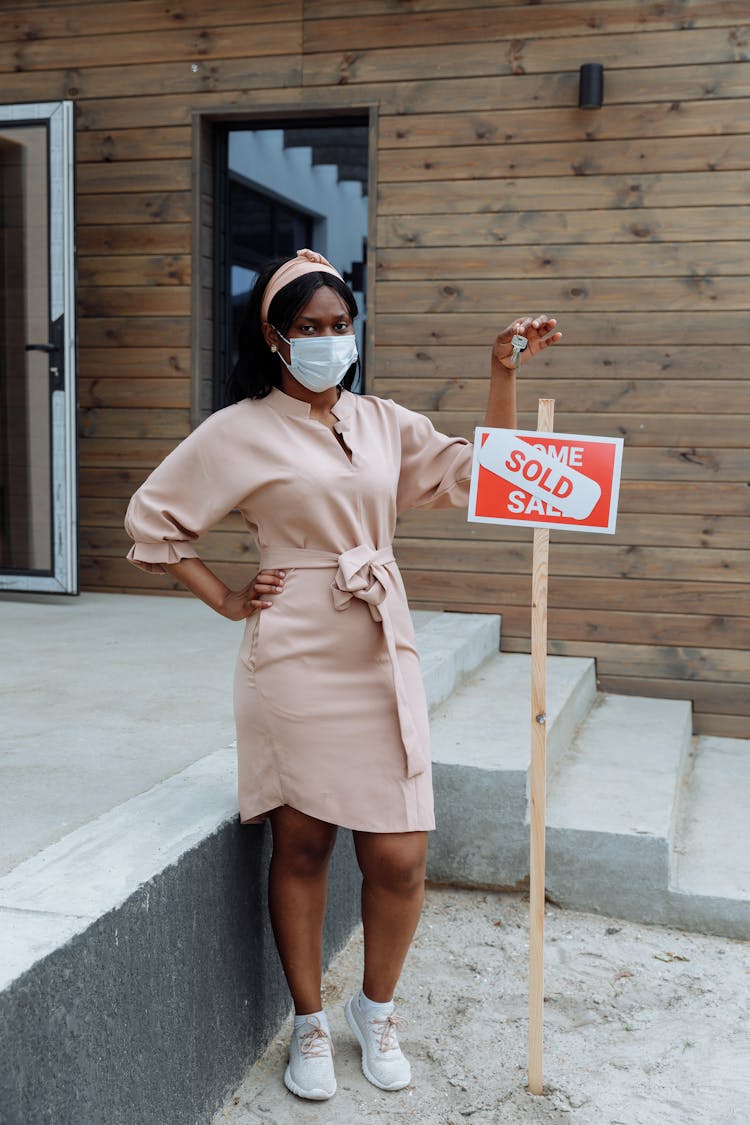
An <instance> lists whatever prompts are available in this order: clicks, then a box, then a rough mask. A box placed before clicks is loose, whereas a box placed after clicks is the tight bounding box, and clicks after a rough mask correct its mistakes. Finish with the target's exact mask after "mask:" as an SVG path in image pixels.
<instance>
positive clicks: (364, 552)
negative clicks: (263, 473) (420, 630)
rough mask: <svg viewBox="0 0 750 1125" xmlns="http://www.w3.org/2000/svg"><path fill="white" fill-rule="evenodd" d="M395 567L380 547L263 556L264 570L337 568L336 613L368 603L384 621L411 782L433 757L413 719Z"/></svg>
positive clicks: (273, 550) (269, 551)
mask: <svg viewBox="0 0 750 1125" xmlns="http://www.w3.org/2000/svg"><path fill="white" fill-rule="evenodd" d="M395 562H396V559H395V557H394V555H393V548H392V547H383V548H382V549H381V550H379V551H376V550H375V549H374V547H368V546H367V545H365V544H361V545H360V546H358V547H352V548H351V550H349V551H344V552H343V553H342V554H340V555H336V554H334V553H333V552H328V551H315V550H307V549H304V548H300V547H266V548H264V550H263V551H262V554H261V560H260V567H261V570H266V569H268V570H285V569H287V568H289V569H291V568H293V567H295V568H297V569H301V570H304V569H310V568H314V569H323V568H328V567H330V569H331V570H333V569H334V568H336V574H335V576H334V579H333V583H332V585H331V594H332V596H333V604H334V607H335V608H336V609H337V610H346V609H348V608H349V606H350V605H351V601H352V598H358V599H359V600H360V601H363V602H366V603H367V606H368V608H369V610H370V613H371V615H372V617H373V620H374V621H379V622H380V623H381V624H382V627H383V636H384V638H385V643H386V648H387V650H388V657H389V659H390V664H391V671H392V673H393V688H394V691H395V694H396V706H397V708H398V721H399V727H400V729H401V741H402V742H403V745H404V751H405V753H406V773H407V777H416V776H417V775H418V774H420V773H424V771H425V769H426V768H427V755H426V750H425V747H424V745H423V744H422V740H421V739H420V738H419V734H418V732H417V727H416V724H415V722H414V718H413V716H412V713H411V706H410V704H409V695H408V692H407V690H406V684H405V683H404V677H403V674H402V672H401V665H400V664H399V659H398V650H397V646H396V636H395V633H394V631H393V622H392V621H391V614H390V608H389V606H388V597H387V595H388V590H389V587H390V576H389V574H388V569H387V568H388V567H389V566H391V565H394V564H395Z"/></svg>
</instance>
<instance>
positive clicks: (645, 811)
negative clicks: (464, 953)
mask: <svg viewBox="0 0 750 1125" xmlns="http://www.w3.org/2000/svg"><path fill="white" fill-rule="evenodd" d="M690 737H691V715H690V704H689V703H688V702H686V701H682V700H665V699H641V698H634V697H632V696H615V695H599V696H598V697H597V700H596V702H595V704H594V706H593V707H592V709H591V711H590V713H589V715H588V716H587V718H586V720H585V722H584V723H583V724H582V726H581V728H580V730H579V731H578V733H577V735H576V737H575V738H574V739H573V741H572V743H571V745H570V747H569V749H568V752H567V753H566V755H565V757H564V758H563V760H562V762H561V763H560V768H559V770H558V771H557V774H556V776H555V778H554V783H553V785H552V786H551V788H550V793H549V798H548V805H547V880H546V884H547V890H548V893H549V894H550V896H551V897H552V898H553V899H555V900H556V901H558V902H561V903H564V904H565V905H567V906H580V907H581V908H582V909H586V910H599V911H602V912H608V913H614V914H617V915H618V916H620V917H625V918H632V919H634V920H641V921H654V922H656V921H666V919H667V914H668V902H667V895H666V892H667V887H668V883H669V862H670V850H671V847H672V844H673V840H674V832H675V824H676V811H677V802H678V796H679V791H680V782H681V777H682V773H683V770H684V767H685V762H686V759H687V756H688V753H689V750H690Z"/></svg>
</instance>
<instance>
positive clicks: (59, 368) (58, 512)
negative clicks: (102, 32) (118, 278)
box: [0, 102, 78, 594]
mask: <svg viewBox="0 0 750 1125" xmlns="http://www.w3.org/2000/svg"><path fill="white" fill-rule="evenodd" d="M73 172H74V168H73V104H72V102H52V103H44V104H39V105H18V106H0V590H16V591H24V592H25V591H39V592H48V593H68V594H75V593H77V592H78V573H77V571H78V559H77V543H76V540H77V536H76V441H75V398H76V396H75V339H74V304H73V302H74V265H73V255H74V237H73V231H74V226H73Z"/></svg>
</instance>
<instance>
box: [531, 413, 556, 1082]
mask: <svg viewBox="0 0 750 1125" xmlns="http://www.w3.org/2000/svg"><path fill="white" fill-rule="evenodd" d="M554 418H555V400H554V399H552V398H541V399H539V414H538V417H537V430H539V431H540V432H541V433H544V432H550V433H551V432H552V428H553V424H554ZM548 576H549V528H546V527H537V528H535V529H534V553H533V556H532V568H531V767H530V777H529V784H530V798H529V822H530V851H529V865H530V866H529V1057H528V1083H529V1091H530V1092H531V1093H532V1094H541V1093H542V1089H543V1079H542V1057H543V1045H544V844H545V824H546V808H547V584H548Z"/></svg>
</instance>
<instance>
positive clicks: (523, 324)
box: [492, 313, 562, 371]
mask: <svg viewBox="0 0 750 1125" xmlns="http://www.w3.org/2000/svg"><path fill="white" fill-rule="evenodd" d="M556 325H557V321H556V320H552V319H550V317H548V316H545V315H544V314H543V313H541V314H540V315H539V316H524V317H519V318H518V320H514V321H513V323H512V324H509V325H508V327H507V328H506V329H505V330H504V331H503V332H501V333H500V335H499V336H498V337H497V338H496V340H495V343H494V344H493V346H492V359H493V360H494V361H495V362H496V363H499V364H501V365H502V366H503V367H504V368H506V370H507V371H514V370H515V367H516V361H515V359H514V358H513V344H512V340H513V337H514V336H525V337H526V339H527V340H528V344H527V345H526V347H525V348H524V350H523V351H522V352H521V363H526V361H527V360H528V359H530V358H531V356H533V355H536V354H537V352H540V351H542V350H543V349H544V348H549V347H551V346H552V345H553V344H557V343H558V341H560V340H562V332H555V331H554V329H555V326H556ZM545 337H546V339H545Z"/></svg>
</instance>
